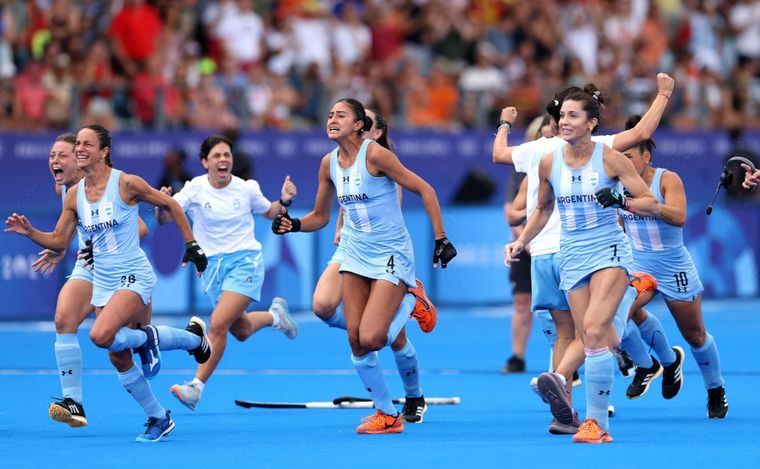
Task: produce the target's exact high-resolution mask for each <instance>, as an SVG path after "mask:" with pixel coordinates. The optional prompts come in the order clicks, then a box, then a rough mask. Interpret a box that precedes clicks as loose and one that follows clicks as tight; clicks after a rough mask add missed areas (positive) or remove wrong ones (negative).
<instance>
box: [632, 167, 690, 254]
mask: <svg viewBox="0 0 760 469" xmlns="http://www.w3.org/2000/svg"><path fill="white" fill-rule="evenodd" d="M664 172H665V169H663V168H657V169H656V170H655V172H654V177H653V178H652V184H651V185H650V186H649V190H651V191H652V194H654V196H655V197H656V198H657V201H658V202H660V203H662V202H663V201H664V198H663V197H662V191H661V190H660V181H661V179H662V174H663V173H664ZM621 213H622V216H623V222H624V223H625V232H626V234H627V235H628V239H629V240H630V241H631V246H633V249H634V251H649V252H660V251H667V250H669V249H674V248H677V247H679V246H683V229H682V228H681V227H679V226H675V225H671V224H669V223H665V222H664V221H662V220H660V218H659V217H644V216H641V215H635V214H633V213H630V212H625V211H621Z"/></svg>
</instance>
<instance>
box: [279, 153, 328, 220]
mask: <svg viewBox="0 0 760 469" xmlns="http://www.w3.org/2000/svg"><path fill="white" fill-rule="evenodd" d="M317 177H318V179H319V186H318V188H317V198H316V200H315V201H314V209H313V210H312V211H311V212H309V213H307V214H306V215H305V216H303V217H302V218H291V217H290V215H289V214H288V211H287V209H285V208H284V207H283V208H281V212H280V214H279V215H277V216H275V217H274V220H273V221H272V231H273V232H274V233H275V234H285V233H290V232H296V231H317V230H319V229H321V228H322V227H324V226H325V225H327V224H328V223H329V222H330V210H331V209H332V199H333V197H334V196H335V187H334V186H333V183H332V180H331V179H330V155H326V156H325V157H324V158H322V162H321V163H320V164H319V175H318V176H317Z"/></svg>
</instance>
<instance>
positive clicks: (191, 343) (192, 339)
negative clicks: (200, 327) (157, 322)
mask: <svg viewBox="0 0 760 469" xmlns="http://www.w3.org/2000/svg"><path fill="white" fill-rule="evenodd" d="M156 330H158V348H159V349H160V350H177V349H181V350H193V349H195V348H198V346H199V345H201V338H200V337H198V336H197V335H195V334H193V333H192V332H188V331H186V330H184V329H177V328H176V327H169V326H156Z"/></svg>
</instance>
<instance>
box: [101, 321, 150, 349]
mask: <svg viewBox="0 0 760 469" xmlns="http://www.w3.org/2000/svg"><path fill="white" fill-rule="evenodd" d="M146 340H148V335H147V334H146V333H145V332H143V331H141V330H140V329H130V328H128V327H122V328H121V329H119V330H118V331H117V332H116V335H115V336H114V337H113V343H112V344H111V346H110V347H108V351H109V352H121V351H122V350H126V349H128V348H137V347H139V346H141V345H143V344H144V343H145V341H146Z"/></svg>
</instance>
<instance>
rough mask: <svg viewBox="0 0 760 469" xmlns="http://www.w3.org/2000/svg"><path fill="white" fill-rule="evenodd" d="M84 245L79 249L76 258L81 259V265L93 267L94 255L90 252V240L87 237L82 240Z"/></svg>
mask: <svg viewBox="0 0 760 469" xmlns="http://www.w3.org/2000/svg"><path fill="white" fill-rule="evenodd" d="M84 244H85V247H83V248H82V249H80V250H79V252H78V253H77V258H78V259H82V265H83V266H84V267H89V268H90V269H92V268H93V267H95V256H94V255H93V253H92V240H91V239H88V240H85V242H84Z"/></svg>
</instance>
